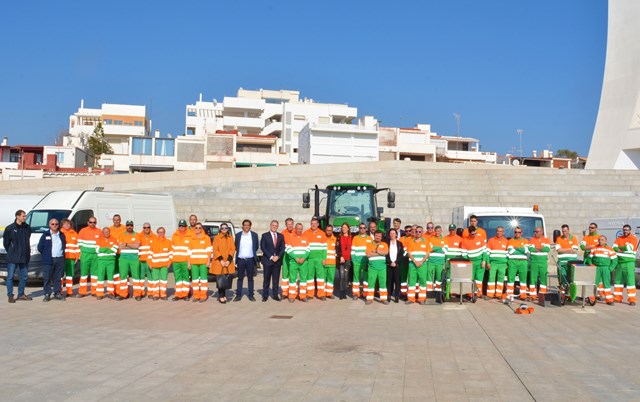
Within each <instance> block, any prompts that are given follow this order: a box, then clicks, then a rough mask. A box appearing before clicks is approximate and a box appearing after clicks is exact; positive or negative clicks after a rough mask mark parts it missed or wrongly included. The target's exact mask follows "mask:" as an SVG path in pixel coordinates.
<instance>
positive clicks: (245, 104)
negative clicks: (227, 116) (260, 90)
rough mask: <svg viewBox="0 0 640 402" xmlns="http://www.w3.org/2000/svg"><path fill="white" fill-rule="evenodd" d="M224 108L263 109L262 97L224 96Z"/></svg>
mask: <svg viewBox="0 0 640 402" xmlns="http://www.w3.org/2000/svg"><path fill="white" fill-rule="evenodd" d="M223 104H224V110H229V109H235V110H247V111H260V112H261V111H263V110H264V101H263V100H262V99H250V98H227V97H225V98H224V101H223Z"/></svg>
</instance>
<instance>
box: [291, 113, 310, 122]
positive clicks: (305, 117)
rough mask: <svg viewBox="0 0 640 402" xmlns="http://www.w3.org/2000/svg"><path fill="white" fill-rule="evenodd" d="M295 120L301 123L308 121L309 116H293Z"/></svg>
mask: <svg viewBox="0 0 640 402" xmlns="http://www.w3.org/2000/svg"><path fill="white" fill-rule="evenodd" d="M293 119H294V120H301V121H307V116H305V115H303V114H297V115H295V116H293Z"/></svg>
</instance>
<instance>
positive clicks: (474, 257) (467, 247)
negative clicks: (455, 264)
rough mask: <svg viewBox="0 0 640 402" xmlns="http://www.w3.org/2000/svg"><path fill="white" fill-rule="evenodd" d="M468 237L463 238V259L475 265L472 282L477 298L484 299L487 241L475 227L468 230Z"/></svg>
mask: <svg viewBox="0 0 640 402" xmlns="http://www.w3.org/2000/svg"><path fill="white" fill-rule="evenodd" d="M467 232H468V233H469V235H468V237H466V238H464V237H463V238H462V244H461V246H462V257H463V258H464V259H467V260H469V261H471V264H473V274H472V276H471V280H472V281H473V282H474V283H475V286H476V289H477V296H478V297H482V280H483V279H484V270H485V266H486V261H485V249H486V247H485V240H484V239H483V238H482V236H481V235H479V234H478V231H477V229H476V227H475V226H469V227H468V228H467Z"/></svg>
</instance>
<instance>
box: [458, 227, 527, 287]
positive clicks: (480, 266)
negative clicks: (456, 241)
mask: <svg viewBox="0 0 640 402" xmlns="http://www.w3.org/2000/svg"><path fill="white" fill-rule="evenodd" d="M467 231H468V233H469V237H467V238H464V237H463V238H462V257H463V258H465V259H467V260H469V261H471V263H472V264H473V275H472V277H471V280H473V282H474V284H475V286H476V290H477V296H478V298H480V297H482V281H483V279H484V271H485V267H486V264H487V262H486V255H485V251H486V241H485V239H483V238H482V236H481V235H479V234H478V230H477V228H476V227H475V226H469V227H468V228H467ZM526 278H527V277H526V275H525V281H524V284H525V287H526V285H527V281H526ZM472 296H473V295H472Z"/></svg>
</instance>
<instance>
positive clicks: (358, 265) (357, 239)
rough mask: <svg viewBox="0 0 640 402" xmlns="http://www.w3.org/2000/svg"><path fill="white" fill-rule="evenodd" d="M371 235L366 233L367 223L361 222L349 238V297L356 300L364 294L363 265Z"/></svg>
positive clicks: (365, 289)
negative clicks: (351, 275) (351, 271)
mask: <svg viewBox="0 0 640 402" xmlns="http://www.w3.org/2000/svg"><path fill="white" fill-rule="evenodd" d="M372 240H373V239H372V238H371V236H369V235H367V225H365V224H364V223H361V224H360V225H359V226H358V234H357V235H355V236H353V239H352V240H351V263H352V264H353V282H352V285H351V286H352V287H351V297H352V298H353V300H358V299H359V298H360V295H361V294H362V295H363V296H364V295H365V293H366V291H367V282H366V279H365V278H364V267H365V266H366V264H367V256H366V252H367V247H368V246H369V244H371V242H372ZM361 281H362V282H363V285H362V287H363V289H362V293H360V282H361Z"/></svg>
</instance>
